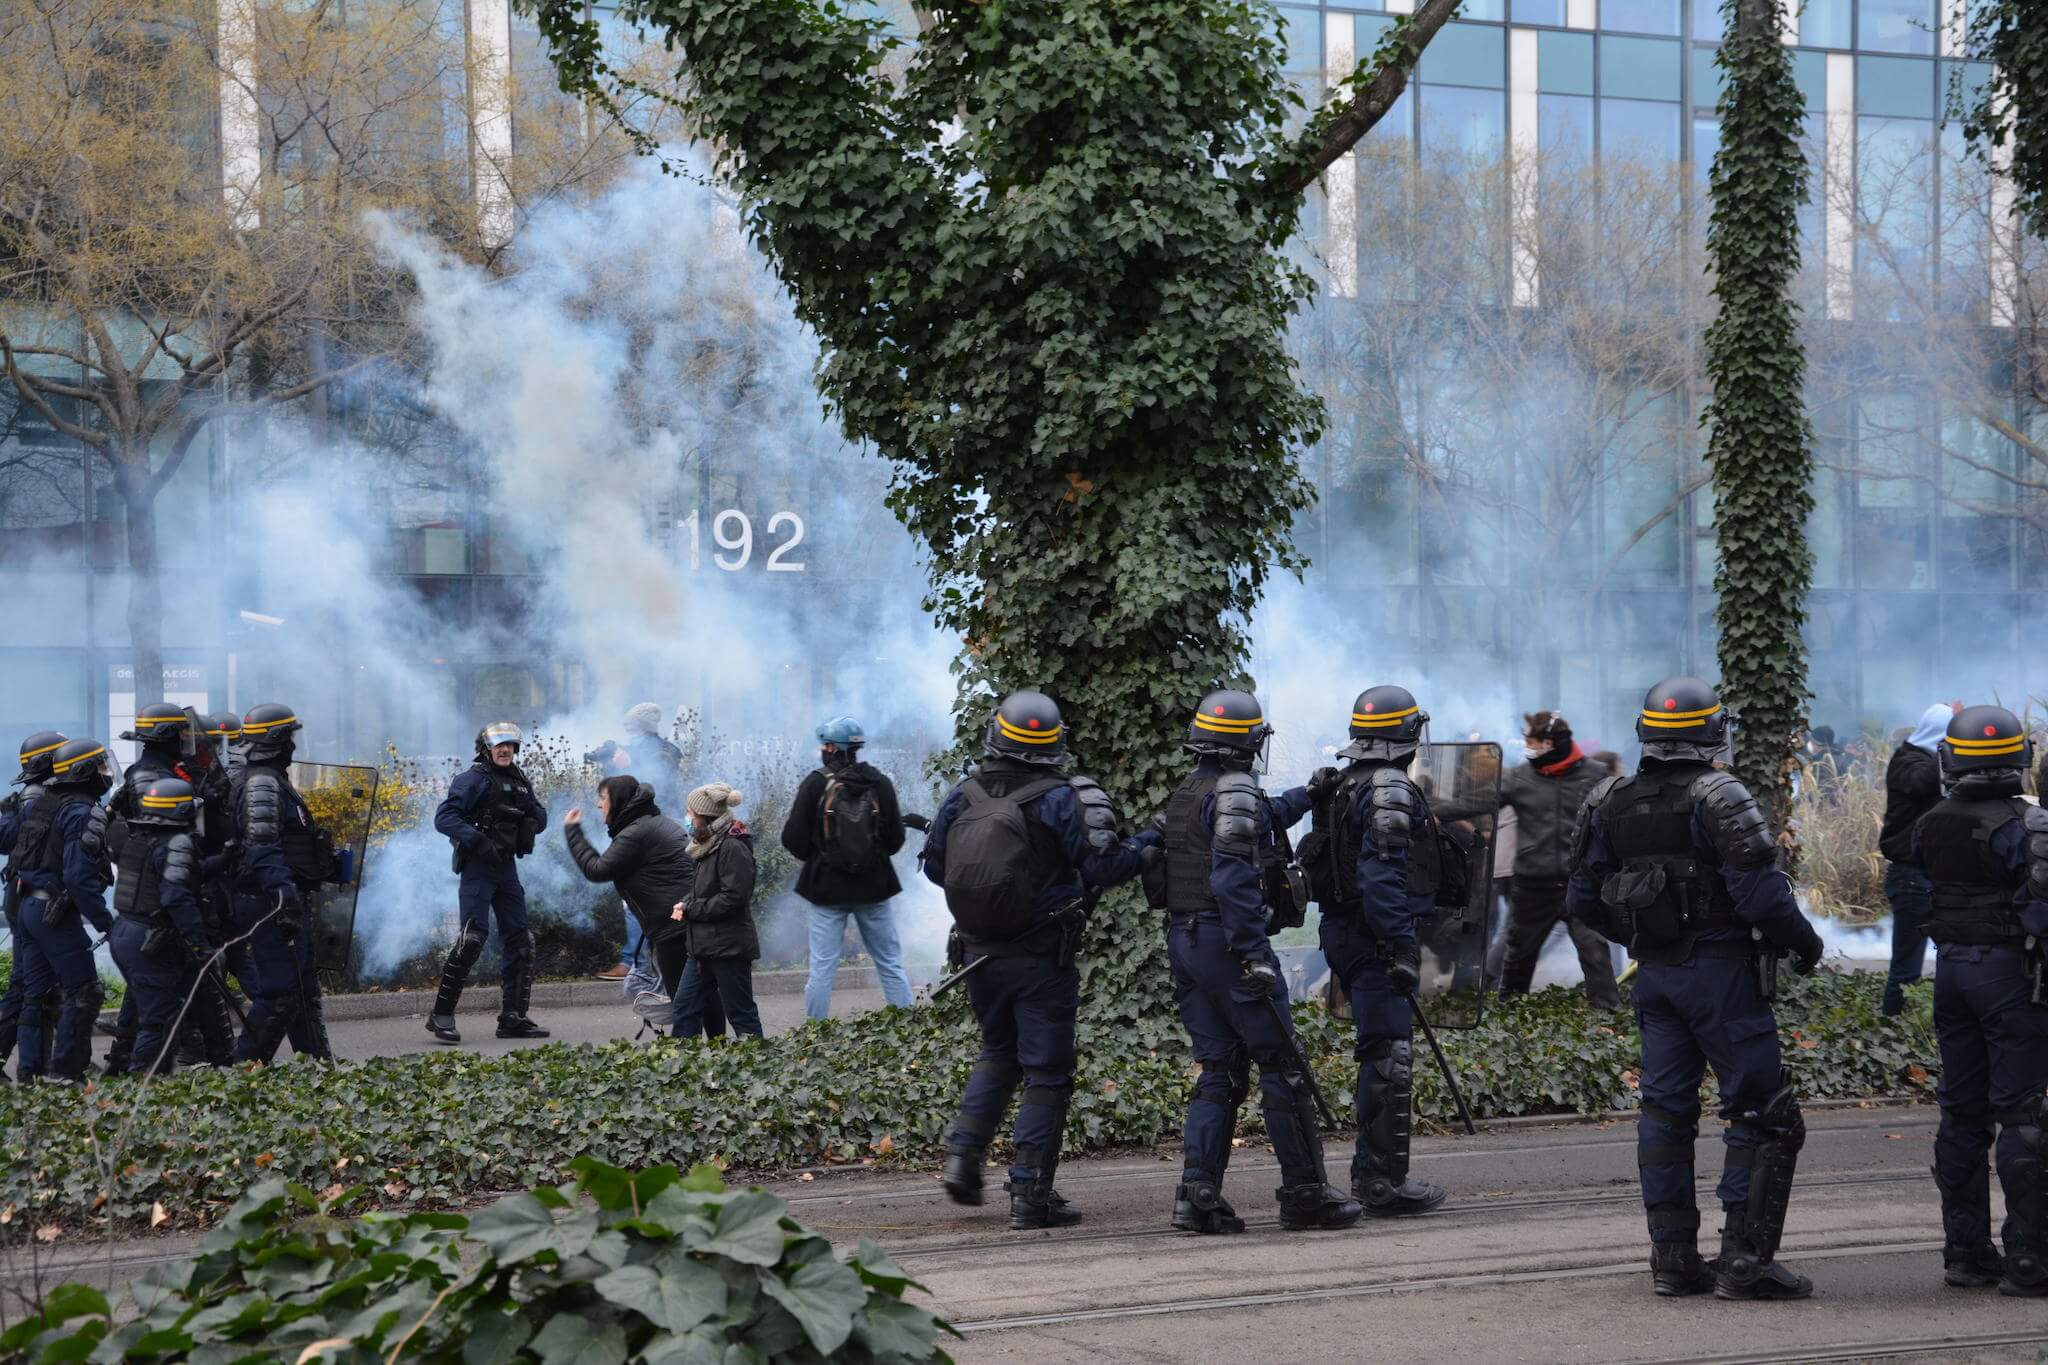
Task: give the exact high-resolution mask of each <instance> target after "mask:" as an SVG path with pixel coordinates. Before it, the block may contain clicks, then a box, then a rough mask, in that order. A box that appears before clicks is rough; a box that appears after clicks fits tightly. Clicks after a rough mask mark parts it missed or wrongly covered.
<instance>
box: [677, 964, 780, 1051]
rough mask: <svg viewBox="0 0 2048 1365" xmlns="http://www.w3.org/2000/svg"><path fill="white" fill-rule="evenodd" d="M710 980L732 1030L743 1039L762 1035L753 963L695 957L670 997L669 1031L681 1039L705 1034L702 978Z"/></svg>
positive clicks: (684, 970) (685, 969) (684, 969)
mask: <svg viewBox="0 0 2048 1365" xmlns="http://www.w3.org/2000/svg"><path fill="white" fill-rule="evenodd" d="M707 973H708V974H709V975H710V977H711V981H712V984H713V985H714V986H715V987H716V988H717V991H718V1003H719V1004H721V1005H723V1006H724V1007H725V1017H726V1019H727V1020H728V1021H729V1022H730V1023H731V1024H732V1031H733V1032H734V1033H735V1034H737V1035H739V1036H742V1037H747V1038H759V1037H760V1036H761V1011H760V1010H759V1009H758V1008H757V1007H756V1006H755V1004H754V964H753V963H752V962H749V961H748V960H747V959H746V958H743V957H693V958H691V959H690V965H689V966H687V967H685V968H683V977H682V980H681V982H679V983H678V984H677V986H676V992H675V995H674V996H673V997H671V1002H672V1003H671V1004H670V1006H669V1018H670V1020H671V1025H670V1028H669V1032H670V1033H671V1034H673V1035H674V1036H675V1037H678V1038H694V1037H696V1036H697V1035H698V1034H699V1033H702V1032H703V1031H704V996H705V992H704V989H703V984H702V982H703V978H704V976H705V975H706V974H707Z"/></svg>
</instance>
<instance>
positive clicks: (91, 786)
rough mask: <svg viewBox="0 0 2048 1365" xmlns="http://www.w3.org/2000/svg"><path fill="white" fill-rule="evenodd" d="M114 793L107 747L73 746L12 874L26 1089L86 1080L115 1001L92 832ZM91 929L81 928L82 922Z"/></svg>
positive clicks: (108, 920)
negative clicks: (105, 963)
mask: <svg viewBox="0 0 2048 1365" xmlns="http://www.w3.org/2000/svg"><path fill="white" fill-rule="evenodd" d="M113 784H114V779H113V777H112V776H111V775H110V774H109V773H108V772H107V748H106V746H105V745H104V744H101V743H100V742H99V741H98V740H96V739H68V740H65V741H64V742H63V743H62V744H60V745H58V746H57V748H56V750H55V752H53V753H52V754H51V755H50V774H49V776H48V777H47V778H45V779H44V780H43V795H42V798H41V799H40V800H38V801H36V802H35V803H34V804H33V805H31V806H30V807H28V809H27V814H26V815H25V816H24V817H23V818H22V824H21V832H20V834H19V835H18V836H17V837H16V839H15V845H14V859H13V861H12V862H11V863H10V864H9V867H10V868H11V869H12V871H13V872H14V874H15V876H16V877H17V878H18V879H19V881H20V888H21V899H20V902H19V905H18V907H17V910H16V933H15V939H14V944H15V948H14V970H15V972H16V973H18V974H19V975H20V976H21V977H22V978H23V980H22V1006H21V1034H20V1046H21V1061H20V1063H19V1064H18V1065H17V1066H16V1068H15V1075H16V1076H17V1077H19V1078H20V1079H21V1080H24V1081H25V1080H28V1079H29V1078H31V1077H33V1076H40V1075H49V1076H52V1077H55V1078H57V1079H59V1080H66V1081H79V1080H83V1079H84V1078H85V1071H86V1067H87V1066H88V1065H90V1064H91V1061H92V1026H93V1021H94V1020H95V1019H97V1018H98V1017H99V1012H100V1001H101V1000H102V999H103V998H104V997H105V994H106V992H105V991H104V990H103V989H102V988H101V986H100V974H99V969H98V968H97V967H95V966H94V965H93V960H92V940H91V939H89V938H88V937H86V932H85V927H86V925H87V924H90V925H91V926H92V927H93V928H94V929H95V930H98V931H100V932H102V933H104V932H105V931H106V930H107V929H109V928H110V927H112V925H113V922H114V921H113V917H112V916H111V915H109V914H108V913H107V907H106V896H107V868H106V863H105V862H104V860H103V859H102V857H101V855H100V853H99V852H98V850H97V849H96V848H95V847H94V846H93V845H92V842H91V840H90V838H89V833H90V831H91V830H92V828H93V827H94V825H95V816H96V813H97V812H98V811H99V810H100V804H99V801H100V798H101V797H102V796H105V795H106V794H107V788H109V787H111V786H112V785H113ZM81 921H82V922H81Z"/></svg>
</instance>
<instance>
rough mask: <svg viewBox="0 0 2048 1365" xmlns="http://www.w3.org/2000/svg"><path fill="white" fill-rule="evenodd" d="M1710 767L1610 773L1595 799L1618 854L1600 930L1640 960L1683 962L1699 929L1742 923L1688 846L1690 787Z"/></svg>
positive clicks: (1603, 896) (1714, 874) (1714, 875)
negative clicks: (1620, 775) (1628, 774)
mask: <svg viewBox="0 0 2048 1365" xmlns="http://www.w3.org/2000/svg"><path fill="white" fill-rule="evenodd" d="M1712 771H1713V770H1712V769H1711V768H1710V767H1708V766H1707V765H1705V764H1691V763H1682V764H1670V765H1661V766H1660V767H1659V768H1658V769H1657V770H1656V771H1649V770H1645V771H1643V772H1638V773H1637V774H1635V775H1634V776H1633V777H1624V778H1619V779H1616V780H1615V781H1614V783H1613V785H1612V786H1611V787H1610V788H1608V790H1607V792H1606V794H1605V797H1604V799H1603V800H1602V801H1601V804H1600V808H1599V809H1600V822H1601V828H1602V829H1603V830H1605V832H1606V834H1607V843H1608V846H1609V847H1610V848H1611V849H1613V851H1614V855H1615V857H1617V858H1618V859H1620V860H1621V871H1619V872H1617V873H1615V874H1614V875H1613V876H1612V877H1609V878H1608V879H1607V881H1606V883H1605V884H1604V885H1603V886H1602V887H1601V888H1600V900H1601V902H1602V904H1604V905H1605V906H1606V907H1607V914H1608V924H1607V926H1606V934H1607V937H1609V938H1611V939H1613V940H1614V941H1615V942H1617V943H1622V944H1626V945H1627V946H1628V950H1629V953H1630V954H1631V955H1632V956H1634V957H1636V958H1638V959H1639V960H1641V961H1644V962H1652V963H1675V962H1684V961H1686V960H1687V959H1689V958H1691V957H1692V956H1693V954H1694V951H1695V950H1696V948H1697V946H1698V941H1699V936H1700V934H1702V933H1703V932H1705V931H1707V930H1710V929H1733V928H1737V927H1740V922H1739V921H1738V919H1737V918H1736V915H1735V902H1734V900H1733V898H1731V897H1730V896H1729V894H1728V888H1727V886H1726V885H1725V884H1724V883H1723V882H1722V880H1721V878H1720V876H1719V875H1718V869H1717V868H1715V867H1713V866H1710V865H1704V864H1702V863H1701V861H1700V857H1699V852H1698V850H1697V849H1695V848H1694V846H1693V838H1692V817H1693V805H1694V795H1693V788H1694V785H1695V784H1696V783H1697V782H1698V781H1699V779H1700V778H1701V777H1702V776H1704V775H1706V774H1708V773H1710V772H1712ZM1595 795H1599V793H1597V792H1596V793H1595ZM1744 951H1745V952H1747V951H1748V947H1747V945H1745V946H1744Z"/></svg>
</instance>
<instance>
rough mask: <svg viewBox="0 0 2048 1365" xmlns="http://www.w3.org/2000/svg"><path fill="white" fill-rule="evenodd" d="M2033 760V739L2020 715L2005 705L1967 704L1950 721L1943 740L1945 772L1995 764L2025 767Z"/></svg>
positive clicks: (1976, 769)
mask: <svg viewBox="0 0 2048 1365" xmlns="http://www.w3.org/2000/svg"><path fill="white" fill-rule="evenodd" d="M2033 761H2034V741H2033V740H2032V739H2030V738H2029V737H2028V735H2027V732H2026V728H2025V727H2024V726H2022V725H2021V724H2020V719H2019V717H2018V716H2015V715H2014V714H2013V713H2012V712H2010V711H2008V710H2006V709H2005V708H2004V707H2003V706H1966V707H1964V708H1963V709H1962V710H1960V711H1958V712H1957V713H1956V714H1955V716H1954V718H1953V719H1951V720H1950V721H1949V723H1948V733H1947V734H1946V735H1944V736H1942V740H1941V767H1942V771H1943V772H1946V773H1956V774H1962V773H1977V772H1986V771H1989V770H1991V769H1994V768H2012V769H2018V770H2023V769H2025V768H2027V767H2030V766H2031V765H2032V764H2033Z"/></svg>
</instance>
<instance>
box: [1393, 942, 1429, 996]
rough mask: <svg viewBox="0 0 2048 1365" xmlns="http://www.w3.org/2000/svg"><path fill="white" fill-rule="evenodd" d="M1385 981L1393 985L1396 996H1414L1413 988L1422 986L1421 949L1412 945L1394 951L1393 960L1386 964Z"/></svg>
mask: <svg viewBox="0 0 2048 1365" xmlns="http://www.w3.org/2000/svg"><path fill="white" fill-rule="evenodd" d="M1387 979H1388V980H1389V981H1391V982H1393V983H1394V993H1395V994H1396V995H1413V994H1415V988H1416V987H1417V986H1420V985H1421V984H1422V949H1420V948H1418V947H1416V946H1415V945H1414V944H1412V943H1410V944H1407V945H1406V946H1404V947H1400V948H1396V949H1394V960H1393V961H1391V962H1389V963H1388V964H1387Z"/></svg>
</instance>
